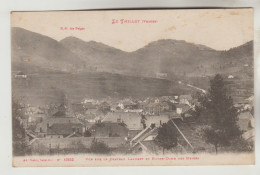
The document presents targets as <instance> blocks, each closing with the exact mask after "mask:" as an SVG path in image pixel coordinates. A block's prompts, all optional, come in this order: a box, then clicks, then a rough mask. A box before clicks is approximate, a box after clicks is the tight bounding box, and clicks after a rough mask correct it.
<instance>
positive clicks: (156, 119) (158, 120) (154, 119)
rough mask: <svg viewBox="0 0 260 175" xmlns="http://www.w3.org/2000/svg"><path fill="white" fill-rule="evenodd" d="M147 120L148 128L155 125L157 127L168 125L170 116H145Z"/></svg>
mask: <svg viewBox="0 0 260 175" xmlns="http://www.w3.org/2000/svg"><path fill="white" fill-rule="evenodd" d="M145 118H146V121H145V123H146V126H148V127H149V126H151V124H153V123H154V124H155V126H157V127H158V126H160V124H163V123H167V122H168V121H169V117H168V115H159V116H157V115H155V116H152V115H151V116H145Z"/></svg>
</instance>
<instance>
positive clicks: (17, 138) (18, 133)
mask: <svg viewBox="0 0 260 175" xmlns="http://www.w3.org/2000/svg"><path fill="white" fill-rule="evenodd" d="M23 115H24V114H23V107H22V105H21V104H20V103H19V101H16V100H14V99H12V130H13V133H12V140H13V142H12V143H13V155H14V156H23V155H26V154H29V152H30V149H29V148H28V147H27V143H26V137H25V136H26V133H25V129H24V127H23V125H22V124H21V122H20V120H21V118H22V117H23Z"/></svg>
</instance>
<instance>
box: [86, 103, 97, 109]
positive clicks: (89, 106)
mask: <svg viewBox="0 0 260 175" xmlns="http://www.w3.org/2000/svg"><path fill="white" fill-rule="evenodd" d="M83 107H84V109H87V110H88V109H97V105H96V104H93V103H92V102H86V103H84V104H83Z"/></svg>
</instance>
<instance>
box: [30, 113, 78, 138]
mask: <svg viewBox="0 0 260 175" xmlns="http://www.w3.org/2000/svg"><path fill="white" fill-rule="evenodd" d="M53 124H82V122H81V121H80V120H79V119H77V118H75V117H48V118H44V119H43V121H42V122H41V123H38V124H37V125H36V128H35V130H34V132H35V134H36V135H37V136H38V137H46V136H47V130H48V127H51V126H52V125H53Z"/></svg>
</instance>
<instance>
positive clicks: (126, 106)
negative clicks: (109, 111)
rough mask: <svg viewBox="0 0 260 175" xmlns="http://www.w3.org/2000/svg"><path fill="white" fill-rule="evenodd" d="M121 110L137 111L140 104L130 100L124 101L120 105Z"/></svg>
mask: <svg viewBox="0 0 260 175" xmlns="http://www.w3.org/2000/svg"><path fill="white" fill-rule="evenodd" d="M118 106H119V107H120V108H121V109H137V108H138V104H137V103H135V102H133V101H132V100H130V99H124V100H122V101H121V102H120V103H119V105H118Z"/></svg>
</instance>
